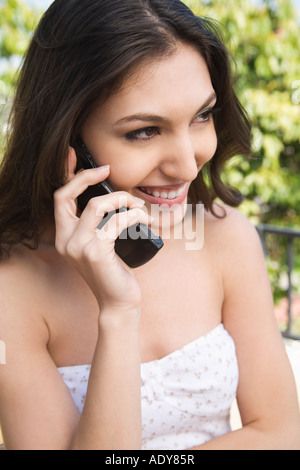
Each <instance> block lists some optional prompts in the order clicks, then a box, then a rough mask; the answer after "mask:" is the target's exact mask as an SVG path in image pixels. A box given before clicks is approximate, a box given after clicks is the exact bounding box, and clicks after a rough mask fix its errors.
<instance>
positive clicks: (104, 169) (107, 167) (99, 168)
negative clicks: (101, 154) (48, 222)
mask: <svg viewBox="0 0 300 470" xmlns="http://www.w3.org/2000/svg"><path fill="white" fill-rule="evenodd" d="M95 170H97V171H99V172H101V173H104V172H106V171H108V170H110V165H104V166H98V167H97V168H95Z"/></svg>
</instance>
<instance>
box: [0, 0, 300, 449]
mask: <svg viewBox="0 0 300 470" xmlns="http://www.w3.org/2000/svg"><path fill="white" fill-rule="evenodd" d="M79 139H80V141H83V142H84V144H85V146H86V147H87V149H88V151H89V153H90V154H91V155H92V157H93V159H94V161H95V164H96V167H97V168H93V169H87V170H81V171H78V168H79V167H78V158H77V157H78V141H79ZM237 153H243V154H249V153H250V123H249V120H248V118H247V117H246V115H245V112H244V111H243V109H242V107H241V105H240V103H239V102H238V100H237V98H236V95H235V93H234V90H233V81H232V78H231V74H230V56H229V53H228V51H227V50H226V48H225V46H224V45H223V43H222V41H221V39H220V35H219V33H218V30H217V28H216V26H215V24H214V22H212V21H209V20H204V19H201V18H197V17H195V16H194V15H193V13H192V12H191V11H190V10H189V9H188V8H187V7H186V6H185V5H184V4H183V3H181V2H180V1H179V0H172V1H171V0H115V1H114V2H111V0H85V1H84V2H83V1H82V0H56V1H55V2H54V3H53V4H52V6H51V7H50V8H49V10H48V11H47V12H46V13H45V15H44V17H43V18H42V20H41V22H40V25H39V26H38V28H37V31H36V33H35V35H34V37H33V39H32V42H31V44H30V47H29V50H28V53H27V55H26V57H25V61H24V64H23V67H22V71H21V74H20V79H19V84H18V88H17V93H16V98H15V102H14V107H13V114H12V121H11V127H10V135H9V140H8V145H7V149H6V153H5V156H4V160H3V164H2V167H1V177H0V194H1V200H0V204H1V206H0V227H1V228H0V234H1V235H0V242H1V258H2V261H1V263H0V285H1V290H0V305H1V308H0V337H1V341H3V342H5V345H6V365H1V366H0V421H1V426H2V430H3V435H4V441H5V445H6V447H7V448H8V449H199V450H201V449H299V448H300V438H299V435H300V433H299V411H298V405H297V398H296V391H295V385H294V381H293V376H292V372H291V369H290V366H289V362H288V360H287V357H286V354H285V351H284V347H283V343H282V340H281V337H280V334H279V333H278V331H277V328H276V324H275V321H274V315H273V303H272V295H271V290H270V286H269V282H268V276H267V273H266V269H265V264H264V258H263V255H262V250H261V247H260V242H259V239H258V236H257V235H256V231H255V229H254V228H253V227H252V226H251V225H250V223H249V222H248V221H247V220H246V219H245V218H244V217H243V216H242V215H241V214H240V213H239V212H238V211H237V210H236V209H233V207H236V206H238V204H239V202H240V198H239V195H238V193H237V192H236V191H234V190H233V189H231V188H228V187H226V186H225V185H224V184H223V183H222V180H221V176H220V173H221V170H222V167H223V165H224V163H225V162H226V160H228V159H229V158H230V157H232V156H234V155H236V154H237ZM105 179H108V180H109V183H110V184H111V186H112V187H113V188H114V189H115V192H114V193H110V194H107V195H102V196H98V197H94V198H92V199H91V200H90V201H89V203H88V204H87V206H86V208H85V209H84V210H83V212H82V211H80V210H79V209H78V205H77V198H78V197H79V196H80V195H81V194H82V193H84V191H85V190H86V189H87V188H88V187H89V186H93V185H96V184H97V183H100V182H102V181H104V180H105ZM216 198H219V200H221V201H223V203H221V202H220V203H218V204H216V202H215V200H216ZM187 203H189V204H191V205H192V206H193V209H194V210H193V211H189V210H187V209H188V206H187ZM198 204H203V205H204V207H205V213H204V233H205V240H204V244H203V246H202V245H201V249H199V247H198V249H187V242H188V241H189V235H190V233H189V232H188V231H187V230H185V228H186V226H187V224H188V223H190V227H192V228H193V230H194V229H196V230H198V229H199V224H202V229H203V223H202V219H201V218H199V217H198V216H197V214H199V211H197V209H198ZM124 206H125V207H127V208H129V209H130V210H128V211H125V212H122V211H121V212H116V213H115V215H113V217H112V218H111V219H110V220H109V221H108V222H107V224H106V225H104V227H103V228H102V229H100V228H99V224H100V222H101V221H102V219H103V217H104V215H105V214H106V213H107V212H109V211H111V209H112V208H113V209H115V210H117V209H119V208H121V207H124ZM153 206H155V209H156V211H153V210H152V209H153ZM149 214H151V215H152V216H153V214H154V220H153V219H151V218H149ZM137 222H141V223H143V224H146V225H151V228H152V230H153V231H154V232H155V233H156V234H157V235H158V234H161V235H162V236H163V238H164V247H163V248H162V249H161V250H160V251H159V252H158V253H157V255H156V256H155V257H154V258H153V259H152V260H151V261H149V262H148V263H146V264H145V265H143V266H140V267H138V268H136V269H130V268H129V267H128V266H127V265H126V264H125V263H124V262H123V261H122V260H121V259H120V258H119V256H118V255H117V254H116V252H115V240H116V239H117V238H118V236H119V235H120V234H121V233H123V230H124V229H125V228H127V227H131V226H133V225H134V224H135V223H137ZM178 227H180V228H181V229H182V230H181V232H180V233H181V236H178V233H179V232H178ZM166 229H168V230H169V232H168V235H167V236H166V234H165V231H166ZM175 232H176V234H177V235H176V234H175ZM187 232H188V233H187ZM175 235H176V236H175ZM236 395H237V399H238V405H239V410H240V413H241V417H242V423H243V428H242V429H240V430H239V431H236V432H231V431H230V426H229V411H230V407H231V404H232V401H233V400H234V398H235V396H236Z"/></svg>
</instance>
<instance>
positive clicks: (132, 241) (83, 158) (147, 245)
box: [74, 139, 164, 268]
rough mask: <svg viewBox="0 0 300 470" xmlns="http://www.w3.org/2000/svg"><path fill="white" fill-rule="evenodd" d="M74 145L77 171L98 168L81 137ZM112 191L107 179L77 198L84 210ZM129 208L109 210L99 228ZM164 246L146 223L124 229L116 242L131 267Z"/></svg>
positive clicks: (119, 252)
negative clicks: (98, 197)
mask: <svg viewBox="0 0 300 470" xmlns="http://www.w3.org/2000/svg"><path fill="white" fill-rule="evenodd" d="M74 147H75V152H76V155H77V168H76V171H79V170H80V169H85V170H87V169H90V168H97V165H96V163H95V162H94V159H93V157H92V156H91V154H90V152H89V151H88V149H87V147H86V145H85V144H84V142H83V141H82V140H81V139H78V140H77V141H76V144H75V146H74ZM112 192H114V189H113V188H112V187H111V185H110V184H109V182H108V181H107V180H105V181H102V183H98V184H96V185H94V186H89V187H88V189H87V190H86V191H85V192H84V193H83V194H81V195H80V196H79V197H78V199H77V203H78V208H79V210H80V211H81V212H82V211H83V210H84V209H85V207H86V206H87V203H88V202H89V200H90V199H91V198H93V197H97V196H103V195H105V194H109V193H112ZM127 210H128V208H127V207H121V209H119V210H118V211H115V212H109V213H108V214H106V216H105V217H104V219H103V220H102V222H101V223H100V225H99V227H98V228H99V229H101V228H102V227H103V226H104V225H105V224H106V223H107V222H108V220H109V219H110V218H111V217H112V216H113V214H115V213H116V212H124V211H127ZM163 246H164V243H163V240H162V239H161V237H159V236H156V235H154V234H153V233H152V232H151V230H150V229H149V228H148V227H147V226H146V225H144V224H135V225H133V226H132V227H129V228H128V229H126V230H124V231H123V232H122V234H121V235H120V237H119V238H118V239H117V240H116V242H115V250H116V253H117V255H118V256H119V257H120V258H121V259H122V260H123V261H124V262H125V263H126V264H127V265H128V266H129V267H130V268H138V267H140V266H143V265H144V264H146V263H147V262H148V261H150V260H151V259H152V258H153V257H154V256H155V255H156V254H157V253H158V252H159V250H160V249H161V248H162V247H163Z"/></svg>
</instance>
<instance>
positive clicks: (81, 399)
mask: <svg viewBox="0 0 300 470" xmlns="http://www.w3.org/2000/svg"><path fill="white" fill-rule="evenodd" d="M90 370H91V366H89V365H87V366H74V367H63V368H60V369H59V372H60V374H61V376H62V378H63V380H64V382H65V384H66V386H67V387H68V389H69V392H70V394H71V396H72V398H73V401H74V403H75V405H76V406H77V408H78V410H79V412H80V413H82V410H83V407H84V403H85V397H86V393H87V386H88V380H89V375H90ZM238 375H239V374H238V364H237V357H236V351H235V345H234V342H233V339H232V338H231V336H230V335H229V334H228V332H227V331H226V330H225V328H224V326H223V325H222V324H221V325H219V326H217V327H216V328H215V329H214V330H212V331H210V332H209V333H207V334H206V335H204V336H201V337H200V338H198V339H197V340H195V341H193V342H192V343H190V344H187V345H185V346H183V347H182V348H180V349H178V350H177V351H175V352H173V353H171V354H169V355H168V356H166V357H164V358H162V359H159V360H155V361H151V362H147V363H144V364H142V365H141V387H142V419H143V423H142V424H143V447H142V448H143V450H186V449H190V448H192V447H195V446H199V445H201V444H204V443H205V442H207V441H210V440H211V439H213V438H215V437H218V436H221V435H223V434H226V433H228V432H230V430H231V429H230V409H231V406H232V403H233V401H234V399H235V397H236V391H237V386H238ZM120 386H121V384H120Z"/></svg>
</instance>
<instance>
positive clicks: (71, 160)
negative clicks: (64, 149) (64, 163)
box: [67, 147, 77, 181]
mask: <svg viewBox="0 0 300 470" xmlns="http://www.w3.org/2000/svg"><path fill="white" fill-rule="evenodd" d="M76 166H77V157H76V153H75V150H74V149H73V147H69V155H68V168H67V171H68V173H67V174H68V181H70V180H71V179H73V178H74V176H75V170H76Z"/></svg>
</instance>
